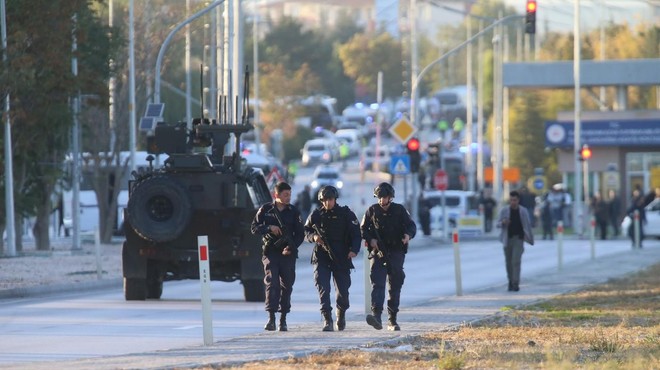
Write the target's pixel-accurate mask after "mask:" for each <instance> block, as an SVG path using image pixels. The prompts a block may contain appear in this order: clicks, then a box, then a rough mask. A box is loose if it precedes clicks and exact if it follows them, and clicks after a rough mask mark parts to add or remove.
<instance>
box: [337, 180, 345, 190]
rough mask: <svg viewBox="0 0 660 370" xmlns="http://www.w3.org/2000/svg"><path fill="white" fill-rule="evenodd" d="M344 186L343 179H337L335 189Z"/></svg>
mask: <svg viewBox="0 0 660 370" xmlns="http://www.w3.org/2000/svg"><path fill="white" fill-rule="evenodd" d="M343 187H344V182H343V181H341V180H340V181H337V189H341V188H343Z"/></svg>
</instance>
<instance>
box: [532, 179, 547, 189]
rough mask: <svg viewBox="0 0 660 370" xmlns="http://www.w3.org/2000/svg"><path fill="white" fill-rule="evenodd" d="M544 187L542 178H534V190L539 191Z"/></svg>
mask: <svg viewBox="0 0 660 370" xmlns="http://www.w3.org/2000/svg"><path fill="white" fill-rule="evenodd" d="M544 187H545V180H544V179H543V177H536V178H535V179H534V189H536V190H541V189H543V188H544Z"/></svg>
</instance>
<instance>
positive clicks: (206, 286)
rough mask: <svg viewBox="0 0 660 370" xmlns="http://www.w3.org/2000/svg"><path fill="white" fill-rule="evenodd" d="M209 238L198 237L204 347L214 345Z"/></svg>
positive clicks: (204, 236) (205, 236)
mask: <svg viewBox="0 0 660 370" xmlns="http://www.w3.org/2000/svg"><path fill="white" fill-rule="evenodd" d="M208 245H209V237H208V236H207V235H200V236H198V237H197V251H198V258H199V282H200V284H201V296H202V330H203V333H204V345H205V346H210V345H212V344H213V315H212V314H213V311H212V310H211V271H210V267H209V247H208Z"/></svg>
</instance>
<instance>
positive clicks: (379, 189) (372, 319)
mask: <svg viewBox="0 0 660 370" xmlns="http://www.w3.org/2000/svg"><path fill="white" fill-rule="evenodd" d="M374 197H376V198H378V203H376V204H373V205H371V206H370V207H369V208H368V209H367V212H366V213H365V214H364V218H363V219H362V224H361V226H360V229H361V231H362V239H364V240H365V242H366V244H367V248H368V249H369V253H370V255H371V274H370V278H371V312H372V314H371V315H367V323H368V324H369V325H371V326H373V327H374V328H376V329H378V330H381V329H382V328H383V323H382V321H381V314H382V312H383V303H384V301H385V279H386V278H387V281H388V282H389V286H390V289H389V292H388V294H389V299H388V300H387V314H388V316H389V318H388V323H387V329H388V330H401V328H400V327H399V324H398V323H397V321H396V315H397V312H399V299H400V296H401V287H402V286H403V280H404V279H405V277H406V274H405V273H404V272H403V262H404V261H405V259H406V253H407V252H408V242H409V241H410V239H412V238H414V237H415V234H416V233H417V226H416V225H415V222H414V221H413V220H412V219H411V218H410V213H408V211H407V210H406V209H405V207H404V206H403V205H401V204H398V203H394V202H392V200H393V199H394V188H393V187H392V185H390V184H388V183H386V182H382V183H380V184H379V185H378V186H376V188H375V189H374Z"/></svg>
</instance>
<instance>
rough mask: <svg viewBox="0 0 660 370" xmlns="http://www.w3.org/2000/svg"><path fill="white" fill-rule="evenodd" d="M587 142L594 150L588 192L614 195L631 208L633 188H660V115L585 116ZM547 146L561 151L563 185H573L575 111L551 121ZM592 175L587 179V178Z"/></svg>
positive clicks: (652, 112) (595, 113)
mask: <svg viewBox="0 0 660 370" xmlns="http://www.w3.org/2000/svg"><path fill="white" fill-rule="evenodd" d="M581 124H582V141H583V143H584V144H587V145H589V148H591V151H592V155H591V158H590V159H589V160H588V161H589V166H588V168H589V173H588V185H589V193H590V194H593V193H594V192H595V191H600V192H601V194H603V196H604V197H607V194H608V192H609V191H610V190H614V191H615V192H616V193H617V194H618V195H619V197H620V198H621V200H622V201H623V204H624V206H627V205H628V204H627V202H628V201H629V198H630V195H631V194H632V191H633V189H636V188H638V189H641V191H642V193H644V194H646V193H648V192H650V191H653V189H655V188H656V187H660V111H615V112H583V113H582V121H581ZM545 133H546V146H548V147H550V148H558V149H559V151H558V162H559V170H560V171H561V172H562V173H563V174H564V175H563V176H564V179H563V183H564V184H573V183H574V166H575V164H574V163H575V155H577V154H574V153H573V148H574V147H573V112H561V113H559V114H558V116H557V120H556V121H549V122H546V127H545ZM586 176H587V175H586V174H585V178H587V177H586Z"/></svg>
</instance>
